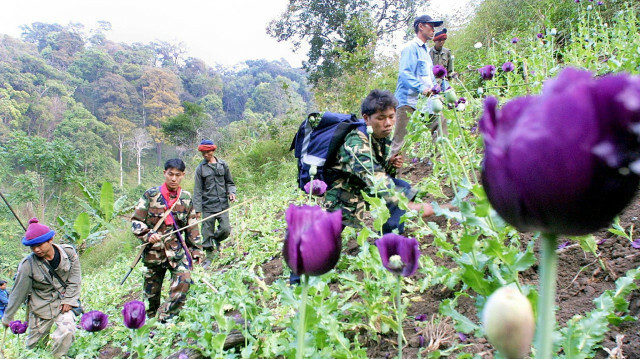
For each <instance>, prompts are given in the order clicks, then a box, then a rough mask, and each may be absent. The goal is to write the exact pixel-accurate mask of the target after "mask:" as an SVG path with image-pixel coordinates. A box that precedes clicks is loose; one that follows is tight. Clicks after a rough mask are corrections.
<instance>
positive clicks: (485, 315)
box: [482, 287, 536, 359]
mask: <svg viewBox="0 0 640 359" xmlns="http://www.w3.org/2000/svg"><path fill="white" fill-rule="evenodd" d="M482 322H483V324H484V331H485V333H486V334H487V339H489V342H490V343H491V344H492V345H493V346H494V347H495V348H496V349H498V350H499V351H500V353H501V354H502V355H503V356H504V357H505V358H507V359H521V358H524V357H525V356H526V355H527V354H528V353H529V351H530V350H531V342H532V341H533V334H534V332H535V329H536V325H535V322H534V320H533V309H532V308H531V303H530V302H529V300H528V299H527V297H525V296H524V295H522V293H520V291H519V290H518V289H517V288H514V287H502V288H500V289H498V290H496V291H495V292H493V294H491V296H490V297H489V299H488V300H487V303H486V304H485V306H484V310H483V311H482Z"/></svg>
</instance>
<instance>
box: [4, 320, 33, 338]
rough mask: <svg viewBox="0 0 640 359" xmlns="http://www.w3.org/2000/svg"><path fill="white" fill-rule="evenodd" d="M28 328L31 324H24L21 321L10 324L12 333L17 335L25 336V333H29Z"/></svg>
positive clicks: (25, 322)
mask: <svg viewBox="0 0 640 359" xmlns="http://www.w3.org/2000/svg"><path fill="white" fill-rule="evenodd" d="M28 327H29V323H27V321H24V322H22V321H19V320H14V321H13V322H10V323H9V329H11V332H12V333H13V334H16V335H20V334H24V332H26V331H27V328H28Z"/></svg>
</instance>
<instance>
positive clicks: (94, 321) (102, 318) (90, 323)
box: [80, 310, 109, 332]
mask: <svg viewBox="0 0 640 359" xmlns="http://www.w3.org/2000/svg"><path fill="white" fill-rule="evenodd" d="M107 324H109V316H108V315H106V314H104V313H102V312H101V311H99V310H92V311H90V312H87V313H84V314H83V315H82V318H81V319H80V325H81V326H82V329H84V330H86V331H88V332H99V331H101V330H102V329H104V328H106V327H107Z"/></svg>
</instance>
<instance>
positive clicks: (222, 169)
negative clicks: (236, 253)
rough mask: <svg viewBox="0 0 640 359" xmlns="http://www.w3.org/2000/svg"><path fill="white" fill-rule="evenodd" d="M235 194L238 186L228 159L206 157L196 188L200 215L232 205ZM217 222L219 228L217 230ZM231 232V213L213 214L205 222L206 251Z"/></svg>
mask: <svg viewBox="0 0 640 359" xmlns="http://www.w3.org/2000/svg"><path fill="white" fill-rule="evenodd" d="M232 193H233V194H235V193H236V185H235V184H234V182H233V178H232V177H231V171H229V165H227V163H226V162H225V161H223V160H221V159H218V158H217V157H216V163H209V162H206V161H204V160H203V161H202V162H201V163H200V164H199V165H198V167H197V168H196V174H195V185H194V188H193V207H194V208H195V211H196V212H197V213H201V216H202V217H201V218H207V217H209V216H211V215H213V214H215V213H218V212H221V211H224V210H225V209H227V208H229V195H230V194H232ZM216 222H218V229H217V230H215V231H214V229H215V224H216ZM230 233H231V224H230V223H229V212H225V213H223V214H221V215H219V216H216V217H213V218H211V219H210V220H208V221H206V222H204V223H202V237H203V239H202V246H203V247H204V249H205V250H211V249H214V248H216V247H218V245H219V244H220V242H222V241H223V240H225V239H227V237H229V234H230Z"/></svg>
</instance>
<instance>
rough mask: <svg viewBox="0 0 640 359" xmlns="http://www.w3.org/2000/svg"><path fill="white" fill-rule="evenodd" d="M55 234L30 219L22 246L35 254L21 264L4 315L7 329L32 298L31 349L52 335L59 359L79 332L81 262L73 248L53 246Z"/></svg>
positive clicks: (30, 308) (29, 337) (53, 350)
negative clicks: (54, 327)
mask: <svg viewBox="0 0 640 359" xmlns="http://www.w3.org/2000/svg"><path fill="white" fill-rule="evenodd" d="M55 233H56V232H54V231H53V230H52V229H50V228H49V227H47V226H45V225H43V224H40V223H38V219H37V218H32V219H31V220H29V227H28V228H27V232H26V233H25V234H24V237H23V238H22V244H24V245H25V246H29V247H31V251H32V252H33V253H31V254H30V255H28V256H27V257H26V258H24V259H23V260H22V262H20V265H19V266H18V273H17V274H16V280H15V284H14V286H13V289H12V291H11V296H10V297H9V304H8V306H7V309H6V310H5V312H4V315H3V316H2V324H3V325H4V326H5V327H8V326H9V323H10V322H12V321H13V317H14V315H15V314H16V312H17V311H18V309H19V308H20V305H21V304H22V303H24V301H25V300H26V299H27V298H29V301H28V303H27V305H28V306H29V318H28V320H29V334H28V335H27V343H26V344H27V348H32V347H34V346H35V345H36V344H37V343H38V342H40V341H41V340H42V342H43V344H46V343H47V341H48V338H49V333H50V331H51V328H52V327H53V325H54V324H55V325H56V329H55V330H54V331H53V334H51V353H52V354H53V356H54V357H55V358H60V357H62V356H65V355H67V352H68V351H69V348H70V347H71V343H72V342H73V339H74V338H75V332H76V312H77V313H78V314H79V311H78V309H79V304H80V301H79V299H80V283H81V274H80V260H79V259H78V254H77V253H76V251H75V249H73V247H72V246H70V245H66V244H55V243H53V236H54V235H55Z"/></svg>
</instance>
